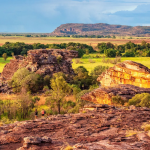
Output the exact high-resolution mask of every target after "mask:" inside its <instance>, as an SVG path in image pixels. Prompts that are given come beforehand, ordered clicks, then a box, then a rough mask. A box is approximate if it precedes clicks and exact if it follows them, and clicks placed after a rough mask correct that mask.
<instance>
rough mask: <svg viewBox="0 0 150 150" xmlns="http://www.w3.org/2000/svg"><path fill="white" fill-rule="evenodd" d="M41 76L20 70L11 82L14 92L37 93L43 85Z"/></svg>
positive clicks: (26, 70) (24, 69) (23, 69)
mask: <svg viewBox="0 0 150 150" xmlns="http://www.w3.org/2000/svg"><path fill="white" fill-rule="evenodd" d="M40 78H41V77H40V75H38V74H36V73H32V72H29V70H28V69H26V68H21V69H18V70H17V71H16V72H15V73H14V75H13V77H12V80H11V82H10V85H11V86H12V88H13V91H14V92H20V91H21V90H22V89H24V90H25V91H27V92H28V91H31V92H36V91H37V90H38V89H39V87H40V86H39V85H41V80H40Z"/></svg>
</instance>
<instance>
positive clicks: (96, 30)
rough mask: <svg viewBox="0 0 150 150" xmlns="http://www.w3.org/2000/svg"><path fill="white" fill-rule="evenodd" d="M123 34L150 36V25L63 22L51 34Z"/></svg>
mask: <svg viewBox="0 0 150 150" xmlns="http://www.w3.org/2000/svg"><path fill="white" fill-rule="evenodd" d="M75 34H76V35H121V36H150V26H135V27H132V26H126V25H109V24H105V23H97V24H77V23H69V24H63V25H61V26H59V27H58V28H56V29H55V30H54V32H52V33H51V35H58V36H62V35H75Z"/></svg>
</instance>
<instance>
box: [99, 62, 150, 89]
mask: <svg viewBox="0 0 150 150" xmlns="http://www.w3.org/2000/svg"><path fill="white" fill-rule="evenodd" d="M97 81H99V82H101V85H102V86H115V85H118V84H132V85H135V86H139V87H144V88H150V69H149V68H147V67H145V66H144V65H142V64H140V63H137V62H134V61H129V60H126V61H124V62H121V63H118V64H116V65H115V66H114V67H110V68H109V69H108V70H107V71H106V72H104V73H102V74H101V75H100V76H99V77H98V79H97Z"/></svg>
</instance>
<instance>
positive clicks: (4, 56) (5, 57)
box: [2, 53, 8, 61]
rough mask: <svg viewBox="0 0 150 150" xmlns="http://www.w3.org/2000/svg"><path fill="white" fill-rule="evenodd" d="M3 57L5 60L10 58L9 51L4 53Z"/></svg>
mask: <svg viewBox="0 0 150 150" xmlns="http://www.w3.org/2000/svg"><path fill="white" fill-rule="evenodd" d="M2 57H3V58H4V60H5V61H6V59H7V58H8V56H7V53H4V54H3V55H2Z"/></svg>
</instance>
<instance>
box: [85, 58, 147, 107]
mask: <svg viewBox="0 0 150 150" xmlns="http://www.w3.org/2000/svg"><path fill="white" fill-rule="evenodd" d="M97 81H99V82H100V83H101V87H100V88H98V89H95V90H93V91H92V92H90V93H87V94H85V95H83V96H82V99H83V100H86V101H91V102H94V103H99V104H112V97H113V96H117V95H119V96H120V97H121V98H122V99H123V100H125V101H128V100H129V99H131V98H132V97H133V96H135V95H136V94H141V93H150V69H148V68H147V67H145V66H144V65H142V64H140V63H136V62H133V61H124V62H122V63H119V64H117V65H115V66H114V67H111V68H109V69H108V70H107V71H106V72H104V73H102V74H101V75H100V76H99V77H98V78H97Z"/></svg>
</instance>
